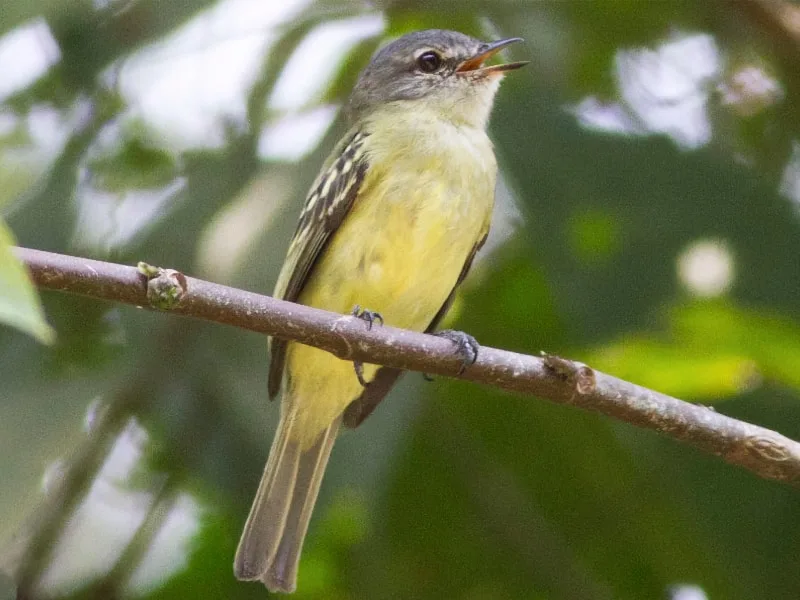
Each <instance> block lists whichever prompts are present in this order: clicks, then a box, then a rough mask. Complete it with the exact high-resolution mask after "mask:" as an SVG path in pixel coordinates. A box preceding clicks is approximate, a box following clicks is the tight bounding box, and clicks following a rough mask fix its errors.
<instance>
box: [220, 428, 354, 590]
mask: <svg viewBox="0 0 800 600" xmlns="http://www.w3.org/2000/svg"><path fill="white" fill-rule="evenodd" d="M339 422H340V419H337V420H336V421H334V422H333V423H332V424H331V425H330V426H329V427H328V428H327V429H325V430H324V431H323V432H322V433H321V434H320V436H319V438H318V439H317V441H316V442H314V444H312V445H311V446H310V447H304V445H303V444H302V442H301V441H300V440H301V439H302V438H301V436H293V435H292V429H293V428H294V427H296V425H295V423H296V422H295V420H294V419H292V418H290V417H286V416H283V417H281V421H280V423H279V425H278V431H277V433H276V434H275V439H274V441H273V442H272V449H271V450H270V456H269V459H268V460H267V466H266V467H265V469H264V475H263V476H262V478H261V483H260V484H259V487H258V493H257V494H256V498H255V500H254V501H253V507H252V508H251V509H250V516H249V517H248V518H247V523H246V524H245V526H244V533H243V534H242V539H241V540H240V541H239V548H238V550H237V551H236V558H235V560H234V565H233V568H234V573H235V574H236V577H237V578H238V579H245V580H259V579H260V580H261V581H263V582H264V584H265V585H266V586H267V588H268V589H269V590H270V591H273V592H287V593H288V592H293V591H294V589H295V586H296V580H297V565H298V562H299V560H300V551H301V550H302V548H303V540H304V538H305V535H306V532H307V531H308V523H309V521H310V519H311V513H312V509H313V508H314V503H315V502H316V499H317V494H318V493H319V487H320V483H321V482H322V476H323V474H324V473H325V467H326V466H327V464H328V457H329V456H330V453H331V449H332V448H333V442H334V441H335V440H336V433H337V432H338V430H339Z"/></svg>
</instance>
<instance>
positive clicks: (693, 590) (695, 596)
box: [668, 583, 708, 600]
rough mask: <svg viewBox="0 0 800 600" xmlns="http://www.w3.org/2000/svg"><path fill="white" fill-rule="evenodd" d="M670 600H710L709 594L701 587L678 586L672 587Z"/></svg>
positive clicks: (669, 594) (683, 584) (669, 595)
mask: <svg viewBox="0 0 800 600" xmlns="http://www.w3.org/2000/svg"><path fill="white" fill-rule="evenodd" d="M668 598H669V600H708V594H706V593H705V591H704V590H703V588H701V587H700V586H699V585H691V584H685V583H682V584H678V585H673V586H671V587H670V590H669V593H668Z"/></svg>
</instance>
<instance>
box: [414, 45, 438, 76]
mask: <svg viewBox="0 0 800 600" xmlns="http://www.w3.org/2000/svg"><path fill="white" fill-rule="evenodd" d="M417 66H418V67H419V70H420V71H422V72H423V73H433V72H434V71H438V70H439V67H441V66H442V57H441V56H439V53H438V52H434V51H433V50H428V51H426V52H423V53H422V54H420V55H419V57H418V58H417Z"/></svg>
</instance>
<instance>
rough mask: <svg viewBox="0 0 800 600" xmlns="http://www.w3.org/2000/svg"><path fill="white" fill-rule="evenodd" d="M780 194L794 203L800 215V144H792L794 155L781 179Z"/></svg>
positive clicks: (790, 158)
mask: <svg viewBox="0 0 800 600" xmlns="http://www.w3.org/2000/svg"><path fill="white" fill-rule="evenodd" d="M780 193H781V194H782V195H783V196H785V197H786V198H788V199H789V200H791V201H792V202H793V203H794V206H795V208H796V209H797V211H798V214H799V215H800V142H792V154H791V156H790V157H789V162H788V163H787V164H786V169H784V171H783V176H782V177H781V186H780Z"/></svg>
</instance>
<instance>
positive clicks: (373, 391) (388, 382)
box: [343, 233, 488, 429]
mask: <svg viewBox="0 0 800 600" xmlns="http://www.w3.org/2000/svg"><path fill="white" fill-rule="evenodd" d="M486 235H488V233H487V234H484V236H483V237H482V238H481V239H480V240H478V242H477V243H476V244H475V245H474V246H473V247H472V252H470V254H469V256H468V257H467V261H466V262H465V263H464V266H463V267H462V269H461V273H459V275H458V280H456V284H455V286H453V290H452V291H451V292H450V295H449V296H447V300H445V301H444V304H443V305H442V308H440V309H439V312H437V313H436V316H434V317H433V320H432V321H431V323H430V325H428V328H427V329H426V330H425V333H432V332H433V331H434V330H435V329H436V327H437V326H438V325H439V322H440V321H441V320H442V319H443V318H444V316H445V315H446V314H447V311H448V310H450V307H451V306H452V305H453V300H455V297H456V292H457V291H458V286H459V285H461V282H462V281H464V279H465V278H466V277H467V273H469V270H470V267H472V261H473V260H474V259H475V255H476V254H477V253H478V250H480V249H481V247H482V246H483V244H484V243H485V242H486ZM401 374H402V371H401V370H400V369H395V368H392V367H381V368H380V369H378V371H377V373H375V377H374V378H373V380H372V381H370V382H369V383H368V384H367V385H366V386H365V387H364V391H363V392H362V393H361V395H360V396H359V397H358V398H356V399H355V400H353V401H352V402H351V403H350V404H349V405H348V407H347V409H346V410H345V412H344V419H343V423H344V425H345V427H349V428H351V429H355V428H356V427H358V426H359V425H361V423H363V422H364V420H365V419H366V418H367V417H368V416H370V415H371V414H372V412H373V411H374V410H375V409H376V408H377V407H378V404H380V403H381V401H382V400H383V399H384V398H385V397H386V394H388V393H389V390H391V389H392V386H393V385H394V382H395V381H397V378H398V377H400V375H401Z"/></svg>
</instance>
